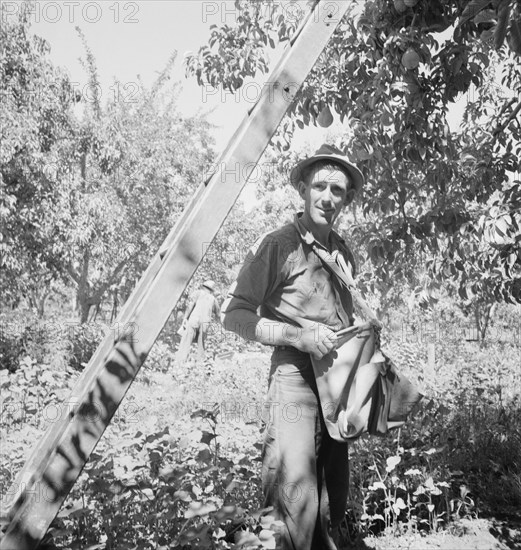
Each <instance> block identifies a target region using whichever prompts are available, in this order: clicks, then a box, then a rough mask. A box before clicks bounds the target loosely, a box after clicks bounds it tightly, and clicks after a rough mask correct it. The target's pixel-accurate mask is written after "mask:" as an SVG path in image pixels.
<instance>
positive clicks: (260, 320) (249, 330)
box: [222, 309, 337, 359]
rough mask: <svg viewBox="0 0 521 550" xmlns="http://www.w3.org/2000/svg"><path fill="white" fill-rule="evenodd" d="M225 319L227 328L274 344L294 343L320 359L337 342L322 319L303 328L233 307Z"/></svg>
mask: <svg viewBox="0 0 521 550" xmlns="http://www.w3.org/2000/svg"><path fill="white" fill-rule="evenodd" d="M222 323H223V326H224V328H225V329H226V330H231V331H233V332H235V333H236V334H238V335H239V336H241V337H242V338H245V339H246V340H255V341H256V342H259V343H261V344H265V345H271V346H293V347H294V348H297V349H298V350H300V351H303V352H305V353H310V354H312V355H313V356H314V357H316V358H317V359H321V358H322V357H323V356H324V355H326V354H328V353H329V352H330V351H333V350H334V349H335V347H336V346H337V341H336V338H335V333H334V332H333V331H332V330H331V329H330V328H329V327H327V326H326V325H323V324H321V323H313V322H307V323H305V324H306V326H305V327H302V328H301V327H297V326H294V325H290V324H289V323H284V322H283V321H273V320H271V319H267V318H265V317H260V316H259V315H257V314H256V313H255V312H253V311H251V310H250V309H233V310H231V311H228V312H226V313H223V315H222Z"/></svg>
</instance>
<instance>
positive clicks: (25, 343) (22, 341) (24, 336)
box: [0, 325, 32, 372]
mask: <svg viewBox="0 0 521 550" xmlns="http://www.w3.org/2000/svg"><path fill="white" fill-rule="evenodd" d="M31 341H32V330H31V327H30V326H25V327H24V329H23V330H22V332H21V333H20V334H17V333H16V332H13V333H10V332H8V331H7V330H6V327H5V325H3V326H2V330H1V331H0V368H1V369H7V370H8V371H9V372H15V371H16V370H17V369H18V366H19V364H20V358H21V357H22V356H25V355H27V353H28V348H29V344H30V342H31Z"/></svg>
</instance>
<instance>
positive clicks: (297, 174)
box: [289, 154, 365, 193]
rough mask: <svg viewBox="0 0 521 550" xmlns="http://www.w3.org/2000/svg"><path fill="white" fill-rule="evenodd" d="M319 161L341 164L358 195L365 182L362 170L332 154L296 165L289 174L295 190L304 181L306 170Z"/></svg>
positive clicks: (315, 156) (316, 156) (313, 157)
mask: <svg viewBox="0 0 521 550" xmlns="http://www.w3.org/2000/svg"><path fill="white" fill-rule="evenodd" d="M319 160H328V161H330V162H332V163H334V164H340V165H341V166H342V167H343V168H344V170H345V171H346V172H347V174H348V176H349V179H350V180H351V184H352V185H353V187H354V189H355V191H356V192H357V193H359V192H360V191H361V189H362V187H363V186H364V182H365V179H364V176H363V175H362V172H360V170H359V169H358V168H357V167H356V166H355V165H354V164H351V163H350V162H348V161H347V160H346V159H345V158H344V157H341V156H340V155H332V154H323V155H314V156H312V157H309V158H307V159H304V160H301V161H300V162H298V163H297V164H295V166H294V167H293V168H292V169H291V172H290V173H289V181H290V183H291V185H293V187H295V189H296V188H297V185H298V183H299V182H300V181H301V180H302V174H303V173H304V170H305V169H306V168H308V167H309V166H310V165H311V164H315V162H318V161H319Z"/></svg>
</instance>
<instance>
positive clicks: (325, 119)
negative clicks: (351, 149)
mask: <svg viewBox="0 0 521 550" xmlns="http://www.w3.org/2000/svg"><path fill="white" fill-rule="evenodd" d="M317 122H318V125H319V126H322V128H327V127H329V126H331V124H333V115H332V114H331V109H330V108H329V105H326V106H325V107H324V108H323V109H322V110H321V111H320V113H319V114H318V117H317Z"/></svg>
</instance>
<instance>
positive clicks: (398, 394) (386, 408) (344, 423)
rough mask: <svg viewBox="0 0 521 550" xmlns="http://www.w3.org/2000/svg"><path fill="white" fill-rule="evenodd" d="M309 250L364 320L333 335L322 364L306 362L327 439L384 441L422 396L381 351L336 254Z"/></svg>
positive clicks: (376, 325) (374, 325)
mask: <svg viewBox="0 0 521 550" xmlns="http://www.w3.org/2000/svg"><path fill="white" fill-rule="evenodd" d="M313 250H314V251H315V253H316V254H317V256H318V257H319V258H320V260H321V261H322V263H323V265H324V266H325V267H326V269H327V270H328V271H330V273H331V275H332V276H334V277H336V278H337V280H339V282H340V283H341V285H342V286H344V287H345V288H346V289H347V290H348V291H349V292H350V293H351V296H352V297H353V300H354V302H355V303H356V304H357V305H358V306H359V308H360V310H361V311H362V312H363V313H364V315H365V316H366V317H367V318H368V319H369V321H368V322H366V323H365V324H363V325H358V326H353V327H349V328H347V329H344V330H342V331H340V332H339V333H337V334H338V336H337V337H338V339H339V345H338V347H337V349H336V350H334V351H333V352H331V353H329V354H327V355H325V356H324V357H323V358H322V359H316V358H314V357H313V356H311V361H312V364H313V370H314V373H315V379H316V383H317V388H318V394H319V398H320V404H321V408H322V413H323V416H324V420H325V423H326V427H327V430H328V432H329V435H330V436H331V437H332V438H333V439H336V440H337V441H347V440H352V439H356V438H357V437H359V436H360V435H362V434H363V433H369V434H371V435H385V434H386V433H387V432H388V431H389V430H390V429H392V428H399V427H401V426H403V424H404V422H405V421H406V420H407V417H408V416H409V414H410V413H411V411H412V410H413V409H414V407H415V406H416V404H417V403H418V402H419V401H420V400H421V399H422V397H423V395H422V394H421V393H420V392H419V391H418V389H417V388H416V386H415V385H414V384H412V383H411V382H410V381H409V380H408V379H407V378H406V377H405V376H404V375H403V374H400V373H398V371H397V369H396V367H395V366H394V364H393V363H392V361H391V360H390V359H389V358H388V357H386V356H385V355H384V354H383V353H382V351H381V350H380V330H381V328H382V325H381V323H380V322H379V321H378V320H377V319H376V316H375V314H374V313H373V312H372V310H371V309H370V308H369V306H368V305H367V303H366V302H365V300H364V299H363V298H362V296H361V295H360V293H359V292H358V291H357V289H356V287H355V284H354V281H353V278H352V276H351V272H350V270H349V268H348V267H347V266H346V265H345V262H344V260H343V258H342V257H341V256H340V254H334V255H332V256H330V255H328V254H327V253H326V252H325V251H324V250H322V249H320V248H318V247H317V246H316V245H315V246H313Z"/></svg>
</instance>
